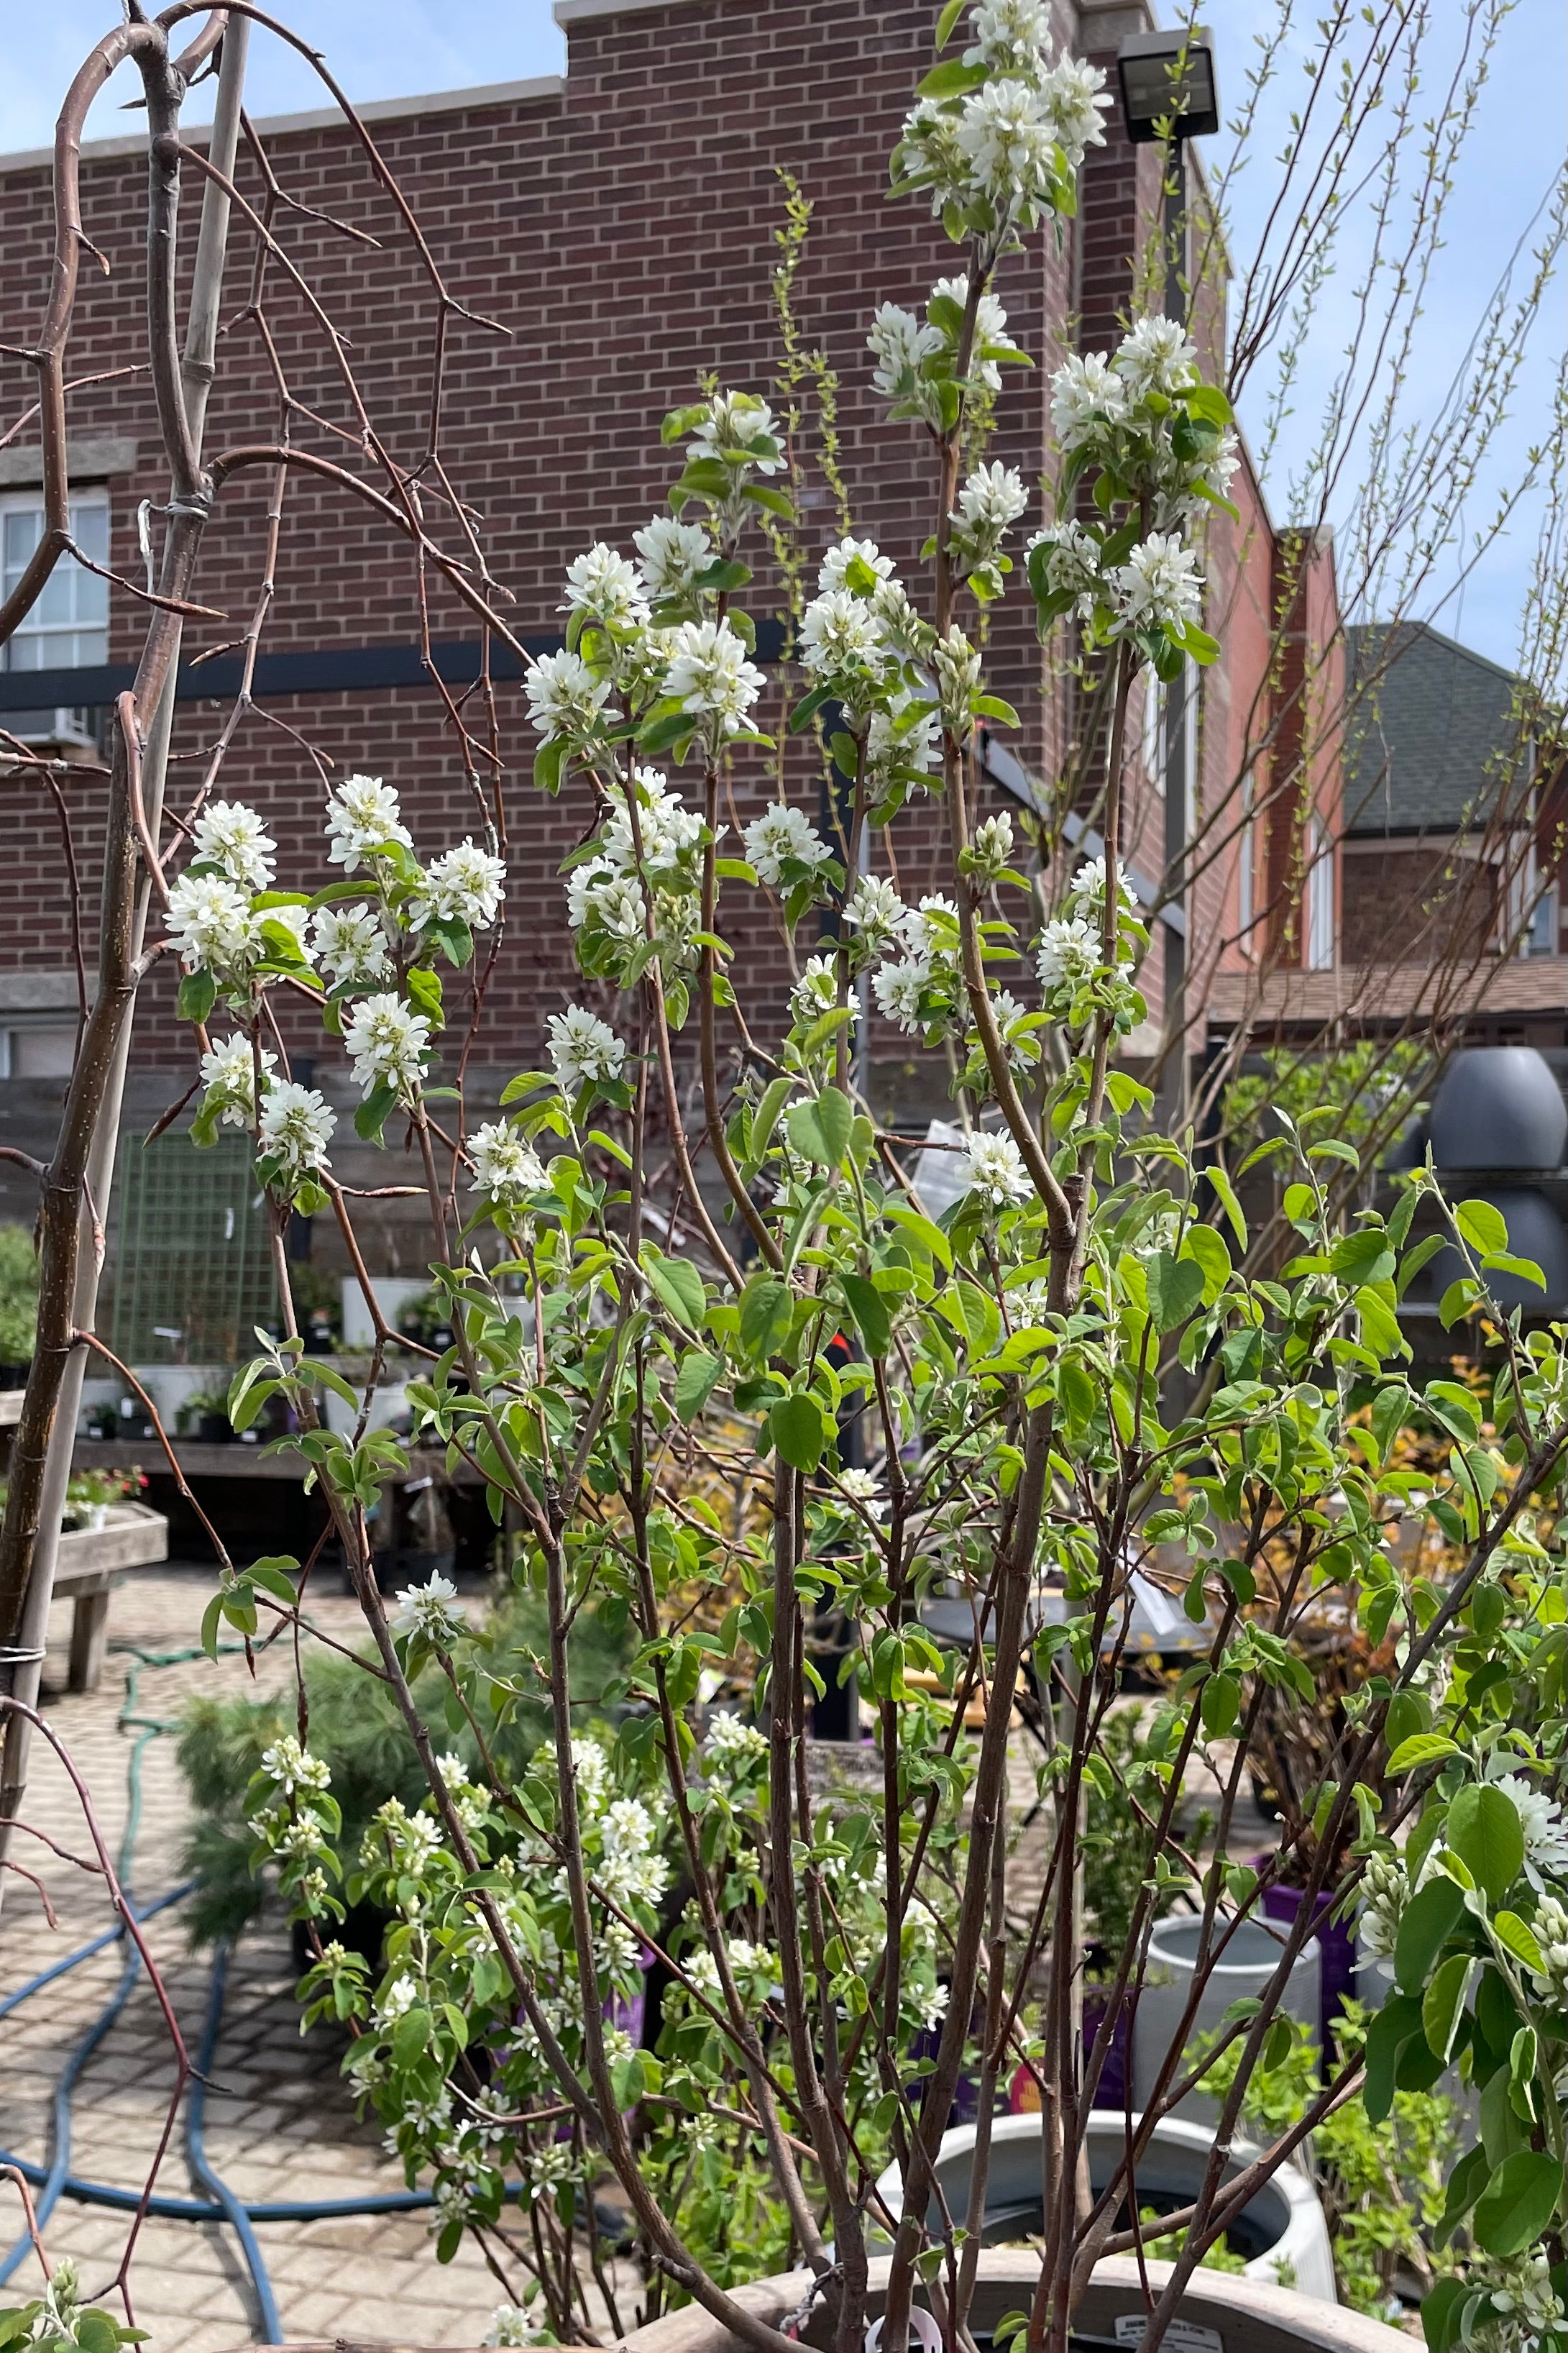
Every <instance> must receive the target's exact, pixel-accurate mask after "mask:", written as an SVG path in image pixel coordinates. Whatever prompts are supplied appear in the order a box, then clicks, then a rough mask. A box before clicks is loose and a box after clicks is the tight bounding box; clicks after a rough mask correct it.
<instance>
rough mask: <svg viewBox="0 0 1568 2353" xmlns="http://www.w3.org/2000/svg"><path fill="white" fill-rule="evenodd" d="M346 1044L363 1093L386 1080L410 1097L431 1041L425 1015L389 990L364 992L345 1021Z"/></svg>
mask: <svg viewBox="0 0 1568 2353" xmlns="http://www.w3.org/2000/svg"><path fill="white" fill-rule="evenodd" d="M343 1044H344V1045H345V1047H346V1048H347V1049H348V1052H349V1059H350V1061H351V1063H352V1065H353V1074H354V1079H355V1082H356V1083H357V1084H358V1086H359V1089H360V1092H361V1093H362V1094H365V1095H368V1094H369V1093H370V1092H371V1090H372V1088H373V1087H376V1086H378V1085H380V1084H382V1083H383V1082H384V1083H385V1084H386V1085H387V1086H389V1087H391V1088H392V1089H393V1090H394V1091H395V1093H396V1094H397V1095H398V1096H399V1097H400V1098H401V1100H402V1101H404V1102H405V1103H408V1102H412V1100H413V1097H414V1094H415V1092H416V1089H417V1087H418V1084H419V1082H420V1080H421V1079H422V1078H423V1076H424V1074H425V1061H426V1053H427V1051H428V1049H429V1045H430V1024H429V1022H428V1021H427V1020H426V1017H425V1016H424V1014H422V1013H416V1012H415V1011H414V1010H413V1008H411V1007H410V1006H407V1005H405V1004H404V1002H403V999H402V998H401V997H395V996H394V995H393V994H392V993H391V991H390V990H383V991H381V992H380V993H378V994H377V995H376V996H374V997H363V998H362V999H361V1001H360V1002H359V1003H358V1004H357V1005H356V1006H355V1007H354V1008H353V1012H352V1014H351V1016H350V1018H349V1019H348V1020H346V1021H345V1022H344V1023H343Z"/></svg>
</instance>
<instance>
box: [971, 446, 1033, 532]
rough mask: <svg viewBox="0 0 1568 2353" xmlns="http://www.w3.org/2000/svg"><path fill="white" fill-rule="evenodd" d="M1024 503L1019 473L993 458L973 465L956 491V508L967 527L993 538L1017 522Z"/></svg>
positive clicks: (1026, 502) (1026, 500)
mask: <svg viewBox="0 0 1568 2353" xmlns="http://www.w3.org/2000/svg"><path fill="white" fill-rule="evenodd" d="M1028 503H1029V493H1028V491H1026V489H1025V488H1024V478H1023V476H1022V475H1021V474H1020V473H1019V472H1018V470H1017V469H1016V467H1014V466H1004V465H1003V464H1002V463H1001V462H1000V460H999V459H993V460H992V462H991V463H990V465H988V466H976V467H975V469H974V471H973V473H972V474H971V475H970V477H969V479H968V480H967V481H966V482H965V483H964V485H963V489H962V490H961V491H959V494H958V511H959V513H960V515H961V516H962V517H963V521H964V522H966V523H967V524H968V526H969V528H970V530H971V531H972V532H974V533H977V534H984V535H985V536H987V537H990V538H994V539H999V538H1000V537H1001V535H1002V533H1004V532H1005V530H1006V529H1007V526H1008V524H1009V523H1014V522H1017V520H1018V517H1019V516H1020V515H1021V514H1022V513H1023V512H1024V510H1025V508H1026V506H1027V505H1028Z"/></svg>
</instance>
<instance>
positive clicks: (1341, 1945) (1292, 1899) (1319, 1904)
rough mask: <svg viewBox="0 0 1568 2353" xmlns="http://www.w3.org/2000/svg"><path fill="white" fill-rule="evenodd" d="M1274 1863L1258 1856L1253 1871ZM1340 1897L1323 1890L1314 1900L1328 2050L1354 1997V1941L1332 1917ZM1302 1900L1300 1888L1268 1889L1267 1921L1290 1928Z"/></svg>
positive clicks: (1333, 1891)
mask: <svg viewBox="0 0 1568 2353" xmlns="http://www.w3.org/2000/svg"><path fill="white" fill-rule="evenodd" d="M1273 1860H1274V1858H1273V1856H1272V1855H1268V1854H1255V1855H1254V1856H1253V1858H1252V1867H1253V1869H1254V1870H1255V1871H1261V1870H1262V1869H1263V1868H1264V1866H1265V1865H1266V1864H1267V1863H1269V1862H1272V1861H1273ZM1338 1893H1339V1891H1338V1889H1337V1888H1333V1887H1328V1888H1323V1889H1321V1891H1320V1892H1319V1894H1317V1895H1315V1896H1314V1897H1313V1899H1312V1932H1311V1933H1312V1936H1313V1937H1314V1938H1315V1939H1316V1941H1317V1947H1318V1968H1319V1977H1318V1982H1319V1987H1320V1989H1321V1990H1320V1997H1319V2021H1318V2022H1319V2031H1320V2032H1321V2038H1322V2042H1323V2047H1324V2049H1325V2050H1327V2049H1328V2047H1329V2045H1330V2043H1331V2041H1332V2038H1333V2031H1334V2027H1335V2024H1336V2023H1337V2021H1338V2019H1339V2015H1340V2012H1341V2010H1342V2009H1343V2008H1344V2005H1345V2003H1346V2002H1347V2001H1348V2000H1351V1999H1352V1997H1353V1996H1354V1993H1355V1938H1354V1936H1352V1933H1351V1930H1350V1928H1349V1926H1348V1925H1347V1924H1346V1922H1344V1921H1343V1920H1331V1919H1330V1917H1329V1914H1330V1912H1331V1909H1332V1908H1333V1903H1334V1898H1335V1896H1336V1895H1337V1894H1338ZM1303 1900H1304V1891H1303V1890H1302V1889H1300V1887H1267V1888H1265V1889H1264V1891H1263V1915H1264V1917H1265V1919H1268V1920H1278V1921H1279V1922H1280V1923H1281V1924H1282V1925H1287V1926H1288V1925H1289V1923H1291V1922H1293V1921H1294V1920H1295V1919H1296V1918H1297V1916H1298V1915H1299V1914H1300V1909H1301V1905H1302V1902H1303Z"/></svg>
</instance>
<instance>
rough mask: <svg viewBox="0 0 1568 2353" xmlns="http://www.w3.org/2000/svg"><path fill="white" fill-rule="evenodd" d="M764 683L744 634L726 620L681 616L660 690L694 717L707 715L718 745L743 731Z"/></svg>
mask: <svg viewBox="0 0 1568 2353" xmlns="http://www.w3.org/2000/svg"><path fill="white" fill-rule="evenodd" d="M766 684H767V681H766V679H765V678H764V677H763V673H762V671H761V670H759V669H758V668H757V666H756V664H755V662H753V661H751V660H749V659H747V655H746V642H745V639H744V638H742V636H741V635H740V633H739V632H738V631H737V630H736V629H733V628H731V626H730V623H729V622H728V621H727V620H724V621H683V622H682V623H681V624H680V627H679V628H678V629H677V630H676V632H675V636H674V639H673V641H672V651H671V659H670V663H669V667H668V670H667V671H666V673H665V679H664V691H665V693H666V694H667V695H668V696H669V697H670V699H671V700H672V701H673V702H679V705H680V707H681V709H682V710H683V711H689V712H691V714H692V716H693V718H695V719H700V720H706V721H707V722H708V723H709V724H708V728H707V731H706V732H707V733H708V734H709V735H710V738H711V739H712V740H713V741H714V742H715V743H716V744H717V743H718V742H721V741H722V740H723V739H724V738H726V737H728V736H731V735H739V734H741V733H742V731H743V730H744V729H745V727H746V726H747V724H748V714H749V712H750V711H751V708H752V703H753V702H755V701H756V699H757V697H758V695H759V694H760V693H761V692H762V691H763V687H764V686H765V685H766Z"/></svg>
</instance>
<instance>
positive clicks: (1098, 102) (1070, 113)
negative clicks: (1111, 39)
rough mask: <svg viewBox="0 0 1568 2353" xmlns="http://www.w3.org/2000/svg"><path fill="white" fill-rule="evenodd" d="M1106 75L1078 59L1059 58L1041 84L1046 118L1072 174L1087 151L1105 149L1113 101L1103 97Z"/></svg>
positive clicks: (1097, 68)
mask: <svg viewBox="0 0 1568 2353" xmlns="http://www.w3.org/2000/svg"><path fill="white" fill-rule="evenodd" d="M1104 89H1105V76H1104V74H1103V73H1102V72H1101V71H1100V68H1099V67H1098V66H1090V65H1085V64H1084V63H1083V61H1082V59H1081V58H1058V59H1057V62H1056V64H1055V65H1054V66H1052V67H1051V69H1050V70H1049V72H1048V73H1047V74H1046V75H1045V76H1044V78H1043V79H1042V80H1041V83H1040V96H1041V98H1042V99H1043V100H1044V101H1045V108H1046V116H1047V121H1049V123H1050V126H1051V129H1052V130H1053V132H1055V133H1056V137H1057V142H1058V146H1059V147H1060V148H1061V150H1062V153H1064V155H1065V156H1066V157H1067V160H1068V170H1069V171H1072V172H1077V171H1078V170H1079V168H1080V167H1081V165H1082V163H1083V159H1084V153H1085V151H1086V149H1088V148H1090V147H1103V146H1104V144H1105V131H1104V122H1105V118H1106V116H1107V115H1108V114H1109V113H1110V100H1109V99H1108V98H1105V97H1103V96H1102V95H1101V93H1102V92H1103V90H1104Z"/></svg>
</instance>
